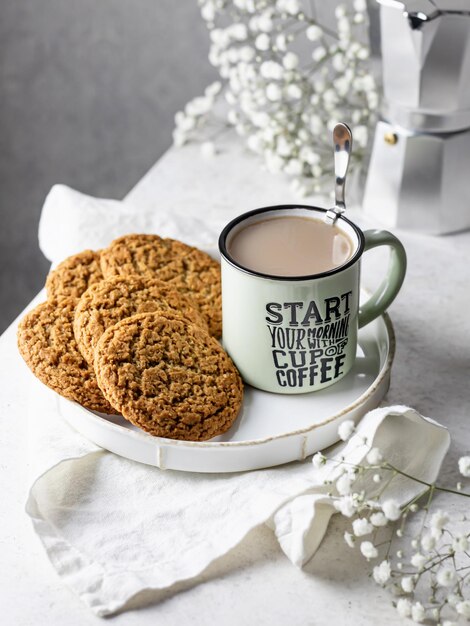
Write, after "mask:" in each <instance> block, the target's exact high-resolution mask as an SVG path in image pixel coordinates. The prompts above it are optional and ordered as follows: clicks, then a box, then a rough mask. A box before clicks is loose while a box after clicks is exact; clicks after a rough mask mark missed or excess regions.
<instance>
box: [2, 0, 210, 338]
mask: <svg viewBox="0 0 470 626" xmlns="http://www.w3.org/2000/svg"><path fill="white" fill-rule="evenodd" d="M1 12H2V19H1V20H0V215H1V229H0V332H1V331H3V330H4V328H5V327H6V326H7V325H8V324H9V323H10V322H11V321H12V320H13V318H14V317H15V316H16V315H17V314H18V313H19V312H20V311H21V309H22V308H23V307H24V305H25V304H27V302H28V301H29V300H30V299H31V298H32V297H33V296H34V295H35V294H36V292H37V291H38V290H39V289H40V288H41V287H42V285H43V284H44V278H45V275H46V273H47V269H48V263H47V261H46V259H44V257H43V256H42V254H41V253H40V251H39V249H38V245H37V225H38V219H39V215H40V210H41V206H42V203H43V200H44V197H45V195H46V194H47V192H48V191H49V189H50V187H51V186H52V185H53V184H54V183H58V182H61V183H65V184H68V185H71V186H72V187H75V188H76V189H78V190H80V191H83V192H85V193H89V194H94V195H98V196H104V197H113V198H120V197H122V196H123V195H125V193H126V192H127V191H128V190H129V189H130V188H131V187H132V186H133V185H134V184H135V183H136V182H137V181H138V180H139V178H140V177H141V176H142V175H143V174H144V173H145V171H146V170H147V169H148V168H149V167H150V166H151V165H152V164H153V163H154V162H155V161H156V160H157V159H158V157H159V156H160V155H161V154H162V153H163V152H164V151H165V150H166V148H167V147H168V146H169V145H170V143H171V131H172V127H173V116H174V113H175V112H176V111H177V110H178V109H180V108H181V107H183V106H184V104H185V103H186V101H187V100H189V99H190V98H192V97H193V96H195V95H198V94H199V93H200V92H201V91H202V90H203V88H204V87H205V86H206V85H207V84H208V83H209V82H210V81H211V80H213V78H214V77H215V72H214V70H213V69H212V68H211V67H210V65H209V63H208V61H207V53H208V48H209V43H208V41H209V40H208V35H207V31H206V27H205V25H204V23H203V21H202V19H201V18H200V16H199V10H198V7H197V0H132V1H126V0H99V2H96V0H77V1H75V2H64V1H63V0H41V1H39V2H38V0H5V1H4V2H2V10H1Z"/></svg>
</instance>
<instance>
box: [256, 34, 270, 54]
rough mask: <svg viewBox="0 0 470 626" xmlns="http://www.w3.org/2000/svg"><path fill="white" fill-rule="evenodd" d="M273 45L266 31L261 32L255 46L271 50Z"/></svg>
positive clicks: (263, 49) (259, 48)
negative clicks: (270, 47)
mask: <svg viewBox="0 0 470 626" xmlns="http://www.w3.org/2000/svg"><path fill="white" fill-rule="evenodd" d="M270 45H271V40H270V38H269V35H267V34H266V33H260V34H259V35H258V36H257V37H256V39H255V47H256V48H257V49H258V50H261V51H263V52H264V51H266V50H269V46H270Z"/></svg>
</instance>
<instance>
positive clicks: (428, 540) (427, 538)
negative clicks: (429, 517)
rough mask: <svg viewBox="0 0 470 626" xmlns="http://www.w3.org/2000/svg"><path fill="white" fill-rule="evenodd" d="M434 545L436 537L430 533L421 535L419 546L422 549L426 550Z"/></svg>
mask: <svg viewBox="0 0 470 626" xmlns="http://www.w3.org/2000/svg"><path fill="white" fill-rule="evenodd" d="M435 545H436V539H435V538H434V537H433V536H432V535H430V534H426V535H423V536H422V537H421V547H422V548H423V550H426V552H429V551H430V550H433V549H434V547H435Z"/></svg>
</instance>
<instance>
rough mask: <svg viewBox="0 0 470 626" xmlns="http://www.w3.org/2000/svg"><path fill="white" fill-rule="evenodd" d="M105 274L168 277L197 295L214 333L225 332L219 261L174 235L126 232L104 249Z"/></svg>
mask: <svg viewBox="0 0 470 626" xmlns="http://www.w3.org/2000/svg"><path fill="white" fill-rule="evenodd" d="M101 269H102V271H103V274H104V276H105V278H108V277H111V276H116V275H123V274H124V275H128V274H141V275H147V274H149V275H152V276H153V277H154V278H159V279H160V280H164V281H169V282H170V283H171V284H172V286H173V287H175V288H177V289H178V290H180V291H181V292H182V293H185V294H186V295H188V297H191V298H193V299H194V302H195V303H196V304H197V305H198V306H199V308H200V309H201V312H202V313H203V315H204V317H205V318H206V320H207V323H208V326H209V332H210V334H211V335H213V336H214V337H220V336H221V334H222V304H221V302H222V296H221V281H220V263H218V262H217V261H215V260H214V259H212V258H211V257H210V256H209V255H208V254H206V253H205V252H202V250H198V249H197V248H194V247H192V246H187V245H186V244H184V243H182V242H181V241H176V240H175V239H162V238H161V237H159V236H158V235H126V236H124V237H120V238H119V239H115V240H114V241H113V242H112V243H111V245H110V246H109V248H107V249H106V250H103V251H102V253H101Z"/></svg>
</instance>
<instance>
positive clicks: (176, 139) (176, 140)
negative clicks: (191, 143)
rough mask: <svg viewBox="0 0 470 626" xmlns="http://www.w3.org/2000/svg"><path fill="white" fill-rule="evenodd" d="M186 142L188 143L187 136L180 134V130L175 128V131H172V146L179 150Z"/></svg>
mask: <svg viewBox="0 0 470 626" xmlns="http://www.w3.org/2000/svg"><path fill="white" fill-rule="evenodd" d="M187 141H188V137H187V135H186V134H185V133H183V132H181V131H180V130H178V128H175V130H174V131H173V144H174V145H175V146H176V147H177V148H180V147H181V146H183V145H184V144H185V143H186V142H187Z"/></svg>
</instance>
